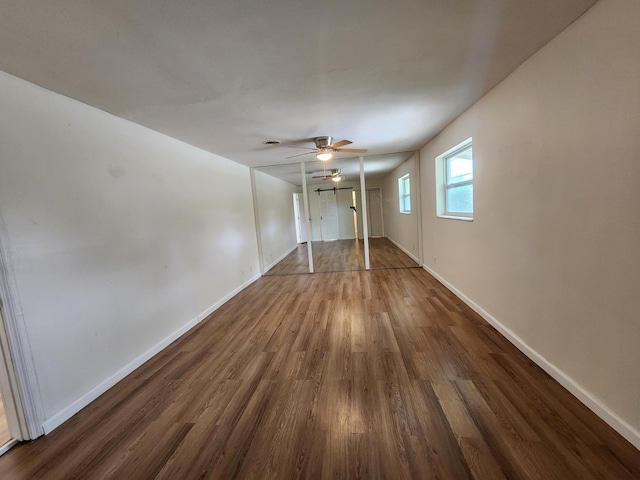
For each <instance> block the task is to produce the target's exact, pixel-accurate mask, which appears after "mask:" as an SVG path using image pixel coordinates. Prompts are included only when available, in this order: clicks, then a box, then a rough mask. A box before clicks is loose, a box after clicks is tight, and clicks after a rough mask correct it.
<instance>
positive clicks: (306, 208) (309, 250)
mask: <svg viewBox="0 0 640 480" xmlns="http://www.w3.org/2000/svg"><path fill="white" fill-rule="evenodd" d="M300 174H301V175H302V196H303V197H304V221H305V225H306V228H307V255H309V273H313V248H312V247H311V237H312V235H311V218H310V216H309V195H308V194H307V172H305V170H304V162H300Z"/></svg>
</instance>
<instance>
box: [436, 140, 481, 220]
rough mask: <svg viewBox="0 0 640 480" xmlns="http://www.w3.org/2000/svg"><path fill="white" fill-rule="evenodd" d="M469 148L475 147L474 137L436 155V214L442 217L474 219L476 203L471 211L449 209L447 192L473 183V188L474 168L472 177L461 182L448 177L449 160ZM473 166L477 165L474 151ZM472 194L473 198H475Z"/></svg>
mask: <svg viewBox="0 0 640 480" xmlns="http://www.w3.org/2000/svg"><path fill="white" fill-rule="evenodd" d="M469 148H472V149H473V137H471V138H468V139H466V140H465V141H463V142H461V143H459V144H458V145H456V146H455V147H453V148H450V149H449V150H447V151H446V152H444V153H443V154H442V155H439V156H438V157H436V187H437V188H436V191H437V197H436V209H437V211H436V215H437V216H438V217H441V218H450V219H454V220H467V221H473V215H474V213H475V204H474V205H473V209H472V211H471V212H458V211H452V210H449V208H448V205H447V193H448V192H449V191H451V190H453V189H455V188H460V187H464V186H467V185H471V186H472V188H473V184H474V170H475V168H472V171H471V179H469V180H461V181H459V182H450V181H449V178H448V172H449V168H448V167H449V161H450V160H452V159H453V158H455V157H456V156H457V155H458V154H459V153H460V152H462V151H464V150H467V149H469ZM471 162H472V167H475V160H474V158H473V153H472V155H471ZM472 195H473V196H475V189H473V193H472ZM473 196H472V198H473Z"/></svg>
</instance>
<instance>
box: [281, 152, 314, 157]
mask: <svg viewBox="0 0 640 480" xmlns="http://www.w3.org/2000/svg"><path fill="white" fill-rule="evenodd" d="M312 153H314V152H305V153H299V154H298V155H291V156H290V157H285V158H295V157H301V156H303V155H311V154H312Z"/></svg>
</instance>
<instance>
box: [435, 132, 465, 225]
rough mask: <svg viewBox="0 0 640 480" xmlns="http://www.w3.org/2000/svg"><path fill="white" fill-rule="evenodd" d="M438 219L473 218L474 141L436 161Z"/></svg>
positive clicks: (441, 156) (462, 145) (446, 153)
mask: <svg viewBox="0 0 640 480" xmlns="http://www.w3.org/2000/svg"><path fill="white" fill-rule="evenodd" d="M436 179H437V185H436V186H437V189H438V198H437V200H438V201H437V204H438V212H437V213H438V216H440V217H447V218H458V219H461V220H471V219H472V218H473V150H472V146H471V138H469V139H468V140H465V141H464V142H462V143H461V144H460V145H457V146H455V147H454V148H452V149H451V150H449V151H448V152H445V153H443V154H442V155H440V156H439V157H438V158H437V159H436Z"/></svg>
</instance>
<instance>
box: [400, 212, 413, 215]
mask: <svg viewBox="0 0 640 480" xmlns="http://www.w3.org/2000/svg"><path fill="white" fill-rule="evenodd" d="M400 213H401V214H402V215H411V212H400Z"/></svg>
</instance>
